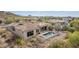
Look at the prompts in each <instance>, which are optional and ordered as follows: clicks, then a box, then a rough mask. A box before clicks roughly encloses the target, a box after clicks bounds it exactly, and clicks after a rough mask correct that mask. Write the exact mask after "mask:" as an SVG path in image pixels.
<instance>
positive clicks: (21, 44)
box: [16, 38, 25, 46]
mask: <svg viewBox="0 0 79 59" xmlns="http://www.w3.org/2000/svg"><path fill="white" fill-rule="evenodd" d="M16 44H17V45H20V46H23V45H25V40H24V39H22V38H17V39H16Z"/></svg>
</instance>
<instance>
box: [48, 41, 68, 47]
mask: <svg viewBox="0 0 79 59" xmlns="http://www.w3.org/2000/svg"><path fill="white" fill-rule="evenodd" d="M66 47H68V46H67V43H66V42H64V41H63V40H56V41H55V42H53V43H52V44H51V45H49V48H66Z"/></svg>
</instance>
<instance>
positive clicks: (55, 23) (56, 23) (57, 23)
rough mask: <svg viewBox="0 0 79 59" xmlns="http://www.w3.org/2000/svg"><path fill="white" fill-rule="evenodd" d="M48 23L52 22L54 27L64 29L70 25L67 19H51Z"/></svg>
mask: <svg viewBox="0 0 79 59" xmlns="http://www.w3.org/2000/svg"><path fill="white" fill-rule="evenodd" d="M48 23H50V24H52V27H53V29H55V30H62V29H63V27H64V26H66V25H68V21H67V20H59V19H50V20H49V21H48Z"/></svg>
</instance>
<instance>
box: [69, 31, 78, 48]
mask: <svg viewBox="0 0 79 59" xmlns="http://www.w3.org/2000/svg"><path fill="white" fill-rule="evenodd" d="M68 41H69V44H70V45H71V47H79V32H78V31H75V32H74V33H70V34H69V39H68Z"/></svg>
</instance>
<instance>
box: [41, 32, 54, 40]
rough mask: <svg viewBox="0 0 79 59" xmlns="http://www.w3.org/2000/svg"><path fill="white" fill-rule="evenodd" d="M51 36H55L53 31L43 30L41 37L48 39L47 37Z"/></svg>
mask: <svg viewBox="0 0 79 59" xmlns="http://www.w3.org/2000/svg"><path fill="white" fill-rule="evenodd" d="M53 36H55V33H54V32H45V33H43V34H42V37H43V38H45V39H48V38H50V37H53Z"/></svg>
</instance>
